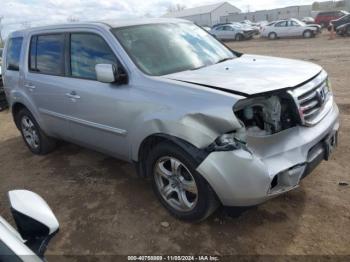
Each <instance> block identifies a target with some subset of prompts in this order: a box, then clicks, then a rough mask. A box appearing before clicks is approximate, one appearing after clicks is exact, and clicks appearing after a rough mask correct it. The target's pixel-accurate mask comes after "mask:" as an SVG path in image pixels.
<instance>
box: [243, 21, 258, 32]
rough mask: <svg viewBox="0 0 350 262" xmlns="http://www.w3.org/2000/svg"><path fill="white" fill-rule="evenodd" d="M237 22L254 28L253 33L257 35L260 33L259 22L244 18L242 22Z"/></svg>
mask: <svg viewBox="0 0 350 262" xmlns="http://www.w3.org/2000/svg"><path fill="white" fill-rule="evenodd" d="M238 24H241V25H243V26H244V27H245V28H249V29H252V30H254V34H255V35H258V34H259V33H260V26H259V24H257V23H253V22H252V21H250V20H244V21H242V22H240V23H238Z"/></svg>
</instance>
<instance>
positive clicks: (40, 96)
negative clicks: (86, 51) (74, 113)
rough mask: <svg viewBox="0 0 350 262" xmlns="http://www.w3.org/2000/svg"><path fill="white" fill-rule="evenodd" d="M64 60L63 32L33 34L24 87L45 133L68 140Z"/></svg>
mask: <svg viewBox="0 0 350 262" xmlns="http://www.w3.org/2000/svg"><path fill="white" fill-rule="evenodd" d="M64 57H65V34H64V33H44V34H37V35H32V36H31V38H30V44H29V55H28V60H29V61H28V70H27V72H26V76H25V81H24V87H25V89H26V92H27V93H28V95H29V96H31V97H32V99H33V101H34V103H35V106H36V108H37V109H38V111H39V114H40V116H41V119H42V120H43V123H44V125H45V131H46V132H48V133H49V134H50V135H53V136H56V137H60V138H64V139H69V138H70V132H69V129H68V123H67V120H66V117H67V107H66V99H65V98H66V96H65V95H66V93H67V92H68V89H67V88H66V80H67V79H65V63H64Z"/></svg>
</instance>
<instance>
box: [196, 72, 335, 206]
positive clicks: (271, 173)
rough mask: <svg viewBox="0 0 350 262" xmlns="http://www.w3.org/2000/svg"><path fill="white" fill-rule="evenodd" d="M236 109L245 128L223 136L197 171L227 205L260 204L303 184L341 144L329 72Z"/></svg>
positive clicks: (244, 101) (257, 97) (253, 98)
mask: <svg viewBox="0 0 350 262" xmlns="http://www.w3.org/2000/svg"><path fill="white" fill-rule="evenodd" d="M233 113H234V116H235V118H236V119H237V120H238V121H239V123H240V124H241V128H238V129H236V130H234V131H232V132H229V133H226V134H223V135H221V136H219V137H218V138H217V139H216V140H215V141H214V142H213V143H212V144H211V145H210V146H209V147H208V148H207V150H208V151H209V152H211V153H210V154H209V155H208V157H207V159H206V160H205V161H203V163H202V164H201V165H200V166H199V167H198V169H197V171H198V172H199V173H201V174H202V175H204V176H205V177H206V179H207V180H208V181H209V183H210V184H211V185H212V187H213V188H214V190H215V191H216V192H219V193H218V195H219V198H220V199H221V201H222V202H223V204H224V205H229V206H248V205H255V204H259V203H261V202H264V201H265V200H267V199H269V198H271V197H274V196H277V195H279V194H282V193H284V192H287V191H289V190H292V189H294V188H296V187H298V185H299V182H300V180H301V179H302V178H303V177H305V176H306V175H307V174H309V173H310V172H311V171H312V170H313V169H314V168H315V167H316V166H317V165H318V164H319V163H320V162H321V161H322V160H327V159H328V157H329V152H330V151H331V150H332V149H333V148H334V147H335V145H336V141H337V131H338V129H339V119H338V116H339V111H338V107H337V105H336V104H335V103H334V101H333V95H332V92H331V89H330V86H329V82H328V78H327V74H326V73H325V72H321V73H320V74H319V75H318V76H316V77H315V78H314V79H312V80H311V81H309V82H307V83H306V84H303V85H301V86H299V87H296V88H290V89H285V90H278V91H274V92H269V93H266V94H259V95H255V96H251V97H248V98H246V99H242V100H239V101H238V102H237V103H236V104H235V105H234V107H233ZM207 174H210V175H207Z"/></svg>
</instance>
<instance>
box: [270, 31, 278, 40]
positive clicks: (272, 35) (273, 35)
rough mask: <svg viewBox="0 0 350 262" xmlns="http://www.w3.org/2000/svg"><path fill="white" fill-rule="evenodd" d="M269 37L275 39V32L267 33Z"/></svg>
mask: <svg viewBox="0 0 350 262" xmlns="http://www.w3.org/2000/svg"><path fill="white" fill-rule="evenodd" d="M269 39H270V40H276V39H277V34H276V33H275V32H271V33H269Z"/></svg>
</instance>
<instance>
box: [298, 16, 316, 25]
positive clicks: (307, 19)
mask: <svg viewBox="0 0 350 262" xmlns="http://www.w3.org/2000/svg"><path fill="white" fill-rule="evenodd" d="M301 21H303V22H304V23H305V24H315V19H314V18H312V17H304V18H303V19H301Z"/></svg>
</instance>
